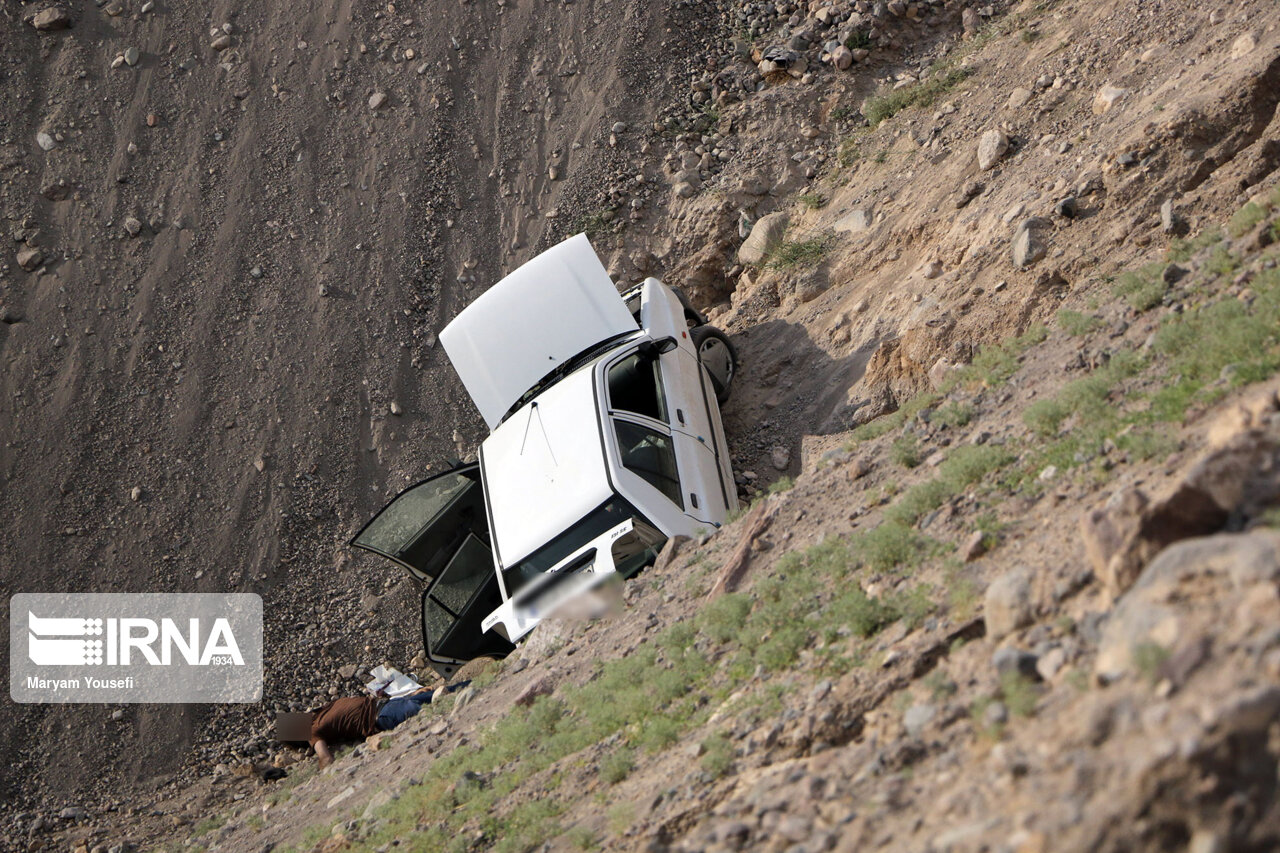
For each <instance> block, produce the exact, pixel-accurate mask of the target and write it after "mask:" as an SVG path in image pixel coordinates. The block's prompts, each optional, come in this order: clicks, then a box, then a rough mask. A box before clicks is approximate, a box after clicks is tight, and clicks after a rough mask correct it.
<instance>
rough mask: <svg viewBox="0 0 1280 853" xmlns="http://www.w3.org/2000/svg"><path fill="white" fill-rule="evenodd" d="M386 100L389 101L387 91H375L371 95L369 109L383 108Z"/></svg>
mask: <svg viewBox="0 0 1280 853" xmlns="http://www.w3.org/2000/svg"><path fill="white" fill-rule="evenodd" d="M386 102H387V93H386V92H374V93H373V94H372V95H370V96H369V109H371V110H377V109H381V108H382V106H383V105H384V104H386Z"/></svg>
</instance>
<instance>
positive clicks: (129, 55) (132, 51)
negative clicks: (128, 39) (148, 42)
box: [124, 47, 141, 68]
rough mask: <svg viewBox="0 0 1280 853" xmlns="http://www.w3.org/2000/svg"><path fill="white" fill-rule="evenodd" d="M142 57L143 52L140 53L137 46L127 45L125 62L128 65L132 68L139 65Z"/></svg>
mask: <svg viewBox="0 0 1280 853" xmlns="http://www.w3.org/2000/svg"><path fill="white" fill-rule="evenodd" d="M140 58H141V54H139V53H138V49H137V48H136V47H126V48H125V49H124V64H125V65H128V66H129V67H130V68H132V67H133V66H135V65H137V64H138V60H139V59H140Z"/></svg>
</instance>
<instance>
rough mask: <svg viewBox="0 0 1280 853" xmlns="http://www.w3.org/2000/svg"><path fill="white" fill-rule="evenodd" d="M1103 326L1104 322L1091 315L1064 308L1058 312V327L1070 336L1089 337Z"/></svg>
mask: <svg viewBox="0 0 1280 853" xmlns="http://www.w3.org/2000/svg"><path fill="white" fill-rule="evenodd" d="M1101 325H1102V321H1101V320H1100V319H1098V318H1097V317H1094V316H1093V315H1091V314H1081V313H1080V312H1079V311H1072V310H1070V309H1067V308H1063V309H1061V310H1060V311H1058V326H1059V327H1060V328H1061V329H1062V331H1064V332H1066V333H1067V334H1068V335H1074V336H1077V337H1078V336H1080V335H1087V334H1089V333H1090V332H1092V331H1094V330H1095V329H1097V328H1099V327H1100V326H1101Z"/></svg>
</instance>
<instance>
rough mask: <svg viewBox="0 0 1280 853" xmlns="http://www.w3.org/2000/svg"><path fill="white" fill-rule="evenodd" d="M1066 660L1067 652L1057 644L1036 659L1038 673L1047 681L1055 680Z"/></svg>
mask: <svg viewBox="0 0 1280 853" xmlns="http://www.w3.org/2000/svg"><path fill="white" fill-rule="evenodd" d="M1066 662H1067V653H1066V652H1065V651H1063V650H1062V647H1061V646H1055V647H1053V648H1052V649H1049V651H1047V652H1045V653H1044V654H1043V655H1041V656H1040V658H1039V659H1038V660H1037V661H1036V674H1037V675H1039V676H1040V677H1041V678H1043V679H1044V680H1045V681H1053V677H1054V676H1055V675H1057V674H1058V672H1059V671H1061V669H1062V667H1063V665H1065V664H1066Z"/></svg>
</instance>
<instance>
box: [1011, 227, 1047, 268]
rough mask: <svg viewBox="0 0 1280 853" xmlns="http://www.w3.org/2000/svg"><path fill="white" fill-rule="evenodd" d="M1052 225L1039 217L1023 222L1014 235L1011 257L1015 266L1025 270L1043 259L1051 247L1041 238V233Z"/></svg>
mask: <svg viewBox="0 0 1280 853" xmlns="http://www.w3.org/2000/svg"><path fill="white" fill-rule="evenodd" d="M1049 226H1050V223H1049V222H1048V221H1047V220H1045V219H1040V218H1039V217H1032V218H1030V219H1025V220H1023V221H1022V223H1021V224H1020V225H1018V228H1017V230H1016V231H1014V233H1013V245H1012V249H1011V256H1012V259H1013V265H1014V266H1016V267H1018V268H1019V269H1025V268H1027V267H1029V266H1031V265H1032V264H1034V263H1036V262H1037V261H1039V260H1040V259H1042V258H1043V257H1044V256H1045V255H1046V254H1048V252H1049V247H1048V246H1047V245H1046V243H1045V241H1044V240H1043V239H1042V237H1041V233H1042V232H1043V231H1044V230H1045V229H1047V228H1048V227H1049Z"/></svg>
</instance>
